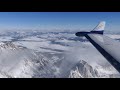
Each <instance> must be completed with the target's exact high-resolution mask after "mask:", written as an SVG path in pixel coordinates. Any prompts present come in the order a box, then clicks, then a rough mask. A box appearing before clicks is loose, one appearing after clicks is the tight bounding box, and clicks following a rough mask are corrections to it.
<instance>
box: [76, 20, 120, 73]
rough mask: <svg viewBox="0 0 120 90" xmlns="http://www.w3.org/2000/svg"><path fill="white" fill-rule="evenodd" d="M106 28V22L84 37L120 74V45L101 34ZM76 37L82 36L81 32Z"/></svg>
mask: <svg viewBox="0 0 120 90" xmlns="http://www.w3.org/2000/svg"><path fill="white" fill-rule="evenodd" d="M101 24H102V25H101ZM104 27H105V22H100V24H98V26H97V27H96V28H95V29H94V30H92V31H91V32H87V33H84V36H85V37H86V38H87V39H88V40H89V41H90V42H91V43H92V45H93V46H94V47H95V48H96V49H97V50H98V51H99V52H100V53H101V54H102V55H103V56H104V57H105V58H106V59H107V60H108V61H109V62H110V63H111V65H113V67H114V68H115V69H116V70H117V71H118V72H119V73H120V53H119V51H120V43H119V42H117V41H115V40H113V39H111V38H109V37H107V36H105V35H103V33H99V32H101V31H103V30H102V29H103V28H104ZM101 28H102V29H101ZM97 29H98V31H97ZM94 31H95V33H94ZM76 35H77V36H81V32H78V33H76Z"/></svg>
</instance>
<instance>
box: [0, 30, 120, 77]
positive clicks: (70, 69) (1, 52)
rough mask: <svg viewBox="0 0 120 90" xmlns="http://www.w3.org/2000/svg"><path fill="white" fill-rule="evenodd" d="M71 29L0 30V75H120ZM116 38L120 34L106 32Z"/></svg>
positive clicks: (119, 37) (85, 40)
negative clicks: (54, 30)
mask: <svg viewBox="0 0 120 90" xmlns="http://www.w3.org/2000/svg"><path fill="white" fill-rule="evenodd" d="M74 33H75V31H72V32H70V31H61V32H58V31H56V32H50V31H49V32H45V31H42V32H41V31H11V32H10V31H6V32H1V33H0V77H1V78H2V77H4V78H21V77H22V78H105V77H108V78H117V77H120V74H119V73H118V72H117V71H116V70H115V69H114V68H113V67H112V65H110V64H109V62H107V60H106V59H105V58H104V57H103V56H102V55H101V54H100V53H99V52H98V51H97V50H96V49H95V48H94V47H93V46H92V45H91V44H90V43H89V41H88V40H87V39H86V38H79V37H76V36H75V34H74ZM108 36H110V37H111V38H114V39H116V40H119V39H120V35H119V34H117V35H109V34H108Z"/></svg>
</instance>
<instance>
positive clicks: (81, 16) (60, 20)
mask: <svg viewBox="0 0 120 90" xmlns="http://www.w3.org/2000/svg"><path fill="white" fill-rule="evenodd" d="M100 21H106V28H105V29H106V30H110V31H120V12H0V30H4V29H7V30H11V29H21V30H22V29H35V30H36V29H37V30H40V29H48V30H49V29H50V30H52V29H59V30H60V29H71V30H74V29H80V30H91V29H93V28H94V27H95V26H96V25H97V24H98V23H99V22H100Z"/></svg>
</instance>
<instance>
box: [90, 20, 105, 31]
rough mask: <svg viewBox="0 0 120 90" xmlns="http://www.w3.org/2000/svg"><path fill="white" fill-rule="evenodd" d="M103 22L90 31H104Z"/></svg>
mask: <svg viewBox="0 0 120 90" xmlns="http://www.w3.org/2000/svg"><path fill="white" fill-rule="evenodd" d="M104 29H105V21H101V22H100V23H99V24H98V25H97V26H96V27H95V28H94V29H93V30H92V31H104Z"/></svg>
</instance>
